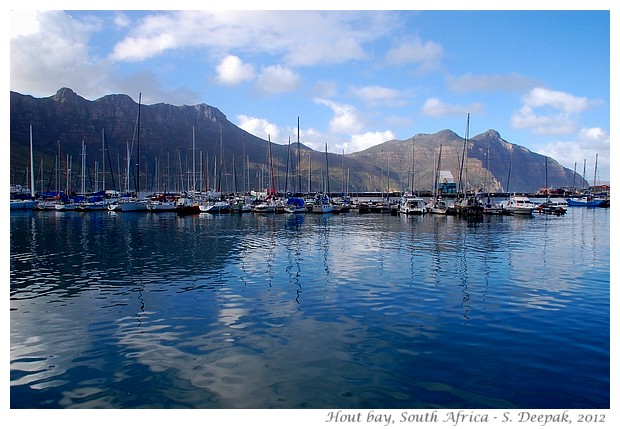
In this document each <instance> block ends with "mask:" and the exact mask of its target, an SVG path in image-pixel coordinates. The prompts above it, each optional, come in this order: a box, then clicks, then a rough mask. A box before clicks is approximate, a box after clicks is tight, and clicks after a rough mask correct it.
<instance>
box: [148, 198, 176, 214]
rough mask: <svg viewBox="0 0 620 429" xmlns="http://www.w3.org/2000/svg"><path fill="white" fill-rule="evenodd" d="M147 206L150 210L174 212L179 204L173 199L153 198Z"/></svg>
mask: <svg viewBox="0 0 620 429" xmlns="http://www.w3.org/2000/svg"><path fill="white" fill-rule="evenodd" d="M146 208H147V210H148V211H150V212H173V211H175V210H176V209H177V206H176V204H175V202H174V201H172V200H163V201H160V200H151V201H149V202H148V204H147V205H146Z"/></svg>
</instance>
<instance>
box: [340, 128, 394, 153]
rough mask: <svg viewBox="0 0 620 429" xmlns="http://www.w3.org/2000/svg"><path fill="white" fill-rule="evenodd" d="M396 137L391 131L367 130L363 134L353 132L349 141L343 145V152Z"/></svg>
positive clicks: (367, 146)
mask: <svg viewBox="0 0 620 429" xmlns="http://www.w3.org/2000/svg"><path fill="white" fill-rule="evenodd" d="M395 138H396V137H395V136H394V134H393V133H392V132H391V131H389V130H388V131H369V132H366V133H364V134H354V135H352V136H351V142H350V143H348V144H346V145H345V152H346V153H352V152H359V151H361V150H364V149H368V148H369V147H372V146H376V145H378V144H380V143H385V142H386V141H390V140H394V139H395Z"/></svg>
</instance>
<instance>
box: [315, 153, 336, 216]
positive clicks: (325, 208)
mask: <svg viewBox="0 0 620 429" xmlns="http://www.w3.org/2000/svg"><path fill="white" fill-rule="evenodd" d="M325 169H326V170H327V175H326V177H327V180H325V189H324V190H323V193H320V192H319V193H318V194H317V195H316V198H315V199H314V204H313V205H312V213H332V212H333V211H334V204H333V203H332V202H331V200H330V198H329V162H328V158H327V143H325Z"/></svg>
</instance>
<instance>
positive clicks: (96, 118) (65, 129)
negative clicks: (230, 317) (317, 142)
mask: <svg viewBox="0 0 620 429" xmlns="http://www.w3.org/2000/svg"><path fill="white" fill-rule="evenodd" d="M138 114H139V115H140V121H139V123H140V128H139V132H138V130H137V127H136V125H137V123H138V120H137V119H138ZM10 116H11V138H10V152H11V153H10V156H11V183H20V184H22V183H26V180H24V178H25V177H26V175H25V172H26V169H27V168H28V165H29V155H28V154H29V149H28V147H29V130H30V126H32V132H33V147H34V153H35V155H34V157H35V171H37V174H36V175H37V178H36V179H35V184H40V185H39V186H36V185H35V187H38V188H40V187H41V186H44V187H45V186H47V187H48V188H53V187H54V180H53V177H54V176H55V175H57V174H58V172H60V171H64V172H65V173H66V171H67V170H68V169H67V166H66V164H67V163H69V164H70V166H71V171H72V179H74V178H77V176H78V174H81V173H80V169H81V164H80V162H81V159H82V158H81V148H82V143H84V145H85V146H86V159H87V160H88V161H87V171H86V172H85V173H84V174H88V177H89V184H90V185H91V187H95V186H94V185H93V181H94V180H95V179H96V173H95V168H96V167H95V163H96V162H97V163H98V167H97V168H98V171H99V172H100V171H101V170H102V169H105V170H106V171H107V172H108V175H110V171H111V172H112V175H113V176H114V177H115V183H116V187H117V188H120V187H121V184H122V183H123V180H124V179H125V180H124V182H125V183H129V182H130V181H127V180H126V176H127V168H126V164H127V152H128V148H131V161H130V164H131V167H130V170H131V171H133V172H130V177H131V175H133V177H134V178H133V180H132V181H131V182H132V183H133V184H134V185H135V184H136V180H135V177H137V175H136V174H135V172H136V170H137V167H138V166H139V167H140V168H139V171H140V176H139V177H140V183H141V185H140V188H141V189H143V190H156V189H153V188H154V187H155V186H156V185H157V186H159V187H160V188H161V187H162V186H164V187H166V188H167V189H169V190H182V189H186V188H187V186H191V184H189V183H190V179H191V180H194V179H196V181H197V183H196V187H197V188H199V189H206V188H214V187H216V186H219V187H220V189H221V190H223V191H230V192H233V191H235V190H237V191H246V190H257V189H265V188H269V187H270V186H271V183H272V181H273V182H274V183H275V185H274V187H275V188H276V190H278V191H284V190H288V191H294V192H295V191H301V192H307V191H308V190H309V191H310V192H316V191H320V190H325V189H326V188H327V184H329V191H331V192H338V191H340V190H342V191H348V192H351V193H354V192H363V191H387V190H390V191H402V190H405V191H407V190H410V189H411V188H413V189H415V190H420V191H422V190H430V189H432V188H433V186H434V178H435V171H436V169H437V167H438V166H439V168H440V170H449V171H450V172H451V173H452V175H453V176H454V178H455V180H457V181H458V182H459V184H460V185H461V186H462V189H476V190H477V189H484V190H489V191H491V192H498V191H499V192H505V191H506V190H508V191H510V192H535V191H537V190H538V189H540V188H542V187H544V186H545V171H546V174H547V183H548V186H549V187H555V188H559V187H571V186H574V185H575V181H576V180H577V186H578V187H580V185H581V184H582V179H581V176H579V175H576V174H575V173H574V172H573V171H571V170H569V169H567V168H565V167H562V166H561V165H560V164H558V163H557V162H556V161H555V160H552V159H548V160H547V167H545V161H546V160H545V157H544V156H543V155H540V154H536V153H534V152H531V151H529V150H528V149H527V148H525V147H523V146H519V145H516V144H512V143H510V142H507V141H505V140H503V139H502V138H501V136H500V134H499V133H498V132H497V131H495V130H488V131H487V132H485V133H481V134H479V135H477V136H474V137H472V138H469V139H468V140H467V142H465V138H464V137H460V136H459V135H457V134H456V133H454V132H453V131H451V130H441V131H439V132H437V133H434V134H417V135H415V136H413V137H412V138H409V139H405V140H391V141H387V142H384V143H382V144H379V145H376V146H373V147H371V148H369V149H366V150H364V151H361V152H357V153H353V154H348V155H345V156H344V157H343V156H342V155H337V154H332V153H329V154H327V155H326V154H325V153H323V152H317V151H314V150H312V149H310V148H308V147H306V146H304V145H303V143H296V142H293V143H292V144H290V145H289V144H288V143H285V144H281V143H280V144H279V143H276V142H271V143H270V142H269V141H266V140H264V139H261V138H259V137H256V136H254V135H251V134H249V133H247V132H246V131H244V130H242V129H240V128H239V127H237V126H236V125H234V124H233V123H231V122H230V121H228V119H227V118H226V115H225V114H224V113H222V112H221V111H220V110H219V109H217V108H215V107H212V106H209V105H207V104H199V105H194V106H187V105H183V106H172V105H169V104H164V103H159V104H153V105H142V104H140V103H138V102H136V101H135V100H133V99H132V98H131V97H129V96H128V95H124V94H112V95H106V96H104V97H101V98H99V99H97V100H94V101H89V100H86V99H84V98H82V97H80V96H79V95H77V94H76V93H75V92H74V91H72V90H71V89H69V88H61V89H60V90H59V91H58V92H57V93H56V94H55V95H53V96H51V97H44V98H34V97H32V96H28V95H22V94H19V93H16V92H11V97H10ZM104 141H105V146H104ZM465 143H466V144H467V148H466V151H464V144H465ZM103 147H105V148H106V150H105V151H103V150H102V148H103ZM138 147H139V151H140V152H139V158H138V153H137V149H138ZM440 150H441V159H440V157H439V154H440ZM269 153H271V160H272V162H271V163H270V162H269ZM104 154H105V156H102V155H104ZM463 156H465V160H466V162H462V161H463ZM138 160H139V161H138ZM461 164H463V168H461ZM54 171H56V173H55V172H54ZM327 171H328V172H329V176H327V173H326V172H327ZM461 173H462V174H461ZM112 175H110V176H111V177H110V178H107V179H106V182H107V183H108V184H110V183H111V182H112V180H114V177H112ZM123 178H124V179H123ZM198 178H201V179H202V180H199V179H198ZM327 178H328V179H329V180H328V179H327ZM99 180H101V179H99ZM188 184H189V185H188Z"/></svg>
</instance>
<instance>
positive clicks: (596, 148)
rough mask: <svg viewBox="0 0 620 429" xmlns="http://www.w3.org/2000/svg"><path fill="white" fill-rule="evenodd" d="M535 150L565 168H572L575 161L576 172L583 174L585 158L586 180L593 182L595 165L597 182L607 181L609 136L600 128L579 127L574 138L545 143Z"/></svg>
mask: <svg viewBox="0 0 620 429" xmlns="http://www.w3.org/2000/svg"><path fill="white" fill-rule="evenodd" d="M537 151H538V152H539V153H540V154H543V155H547V156H549V157H551V158H553V159H555V160H556V161H558V162H559V163H560V164H562V165H563V166H565V167H566V168H570V169H574V168H575V163H576V164H577V173H578V174H583V163H584V160H586V180H588V182H590V184H593V183H594V168H595V165H596V167H597V182H598V181H600V180H602V181H608V180H609V178H610V137H609V133H607V132H606V131H605V130H603V129H602V128H598V127H594V128H581V129H580V130H579V132H578V133H577V135H576V136H575V139H573V140H562V141H555V142H551V143H547V144H545V145H543V146H540V147H539V148H538V149H537ZM597 154H598V160H597Z"/></svg>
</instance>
